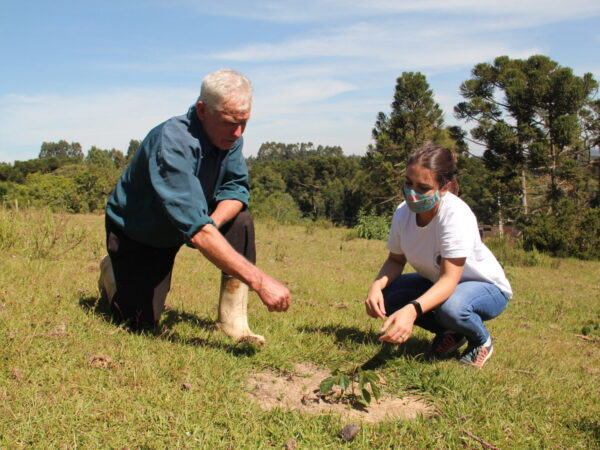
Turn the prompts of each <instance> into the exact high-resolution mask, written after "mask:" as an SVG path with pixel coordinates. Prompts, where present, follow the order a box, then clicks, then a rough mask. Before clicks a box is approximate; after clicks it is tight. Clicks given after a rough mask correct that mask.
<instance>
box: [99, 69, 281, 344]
mask: <svg viewBox="0 0 600 450" xmlns="http://www.w3.org/2000/svg"><path fill="white" fill-rule="evenodd" d="M251 101H252V86H251V84H250V81H249V80H248V79H247V78H246V77H245V76H243V75H241V74H240V73H237V72H235V71H232V70H218V71H216V72H213V73H211V74H209V75H207V76H206V77H205V78H204V80H203V82H202V87H201V92H200V97H199V98H198V101H197V103H196V104H195V105H194V106H192V107H191V108H190V109H189V111H188V113H187V114H185V115H183V116H178V117H173V118H171V119H169V120H167V121H166V122H164V123H162V124H160V125H158V126H157V127H156V128H154V129H153V130H152V131H150V133H149V134H148V136H146V138H145V139H144V141H143V142H142V144H141V146H140V148H139V149H138V150H137V152H136V154H135V156H134V158H133V160H132V161H131V164H130V165H129V167H127V169H126V170H125V171H124V172H123V174H122V175H121V178H120V179H119V181H118V183H117V186H116V188H115V190H114V191H113V193H112V195H111V196H110V198H109V200H108V204H107V206H106V241H107V249H108V256H107V257H105V258H104V260H103V261H102V263H101V265H100V268H101V273H100V280H99V288H100V292H101V294H102V295H103V296H104V297H106V298H107V299H108V300H109V302H110V304H111V307H112V310H113V312H114V313H115V314H116V315H117V316H118V317H119V318H121V319H123V320H125V321H127V322H128V323H129V324H130V326H131V327H133V328H135V329H140V328H147V327H152V326H154V325H155V324H156V323H157V322H158V320H159V318H160V315H161V313H162V311H163V309H164V304H165V298H166V296H167V292H168V291H169V287H170V282H171V272H172V269H173V263H174V260H175V255H176V254H177V251H178V250H179V248H180V247H181V246H182V245H183V244H184V243H185V244H187V245H188V246H190V247H195V248H197V249H198V250H200V252H201V253H202V254H203V255H204V256H205V257H206V258H208V259H209V260H210V261H211V262H212V263H213V264H214V265H216V266H217V267H218V268H219V269H221V271H222V278H221V293H220V299H219V326H220V328H221V329H222V330H223V331H224V332H225V333H226V334H228V335H229V336H231V337H232V338H233V339H235V340H238V341H240V340H243V341H249V342H253V343H257V344H264V342H265V340H264V338H263V337H262V336H260V335H257V334H254V333H253V332H252V331H251V330H250V328H249V326H248V319H247V305H248V286H249V287H250V288H252V289H254V290H255V291H256V293H257V294H258V295H259V297H260V298H261V300H262V302H263V303H264V304H265V306H266V307H267V308H268V310H269V311H286V310H287V309H288V307H289V305H290V293H289V291H288V289H287V288H286V287H285V286H283V285H282V284H281V283H279V282H278V281H277V280H275V279H274V278H272V277H270V276H269V275H267V274H266V273H264V272H263V271H261V270H260V269H258V268H257V267H256V266H255V265H254V263H255V259H256V254H255V247H254V228H253V222H252V216H251V215H250V213H249V212H248V211H247V209H246V208H247V206H248V199H249V192H248V170H247V168H246V163H245V161H244V157H243V155H242V145H243V139H242V133H243V132H244V129H245V128H246V124H247V122H248V119H249V118H250V107H251Z"/></svg>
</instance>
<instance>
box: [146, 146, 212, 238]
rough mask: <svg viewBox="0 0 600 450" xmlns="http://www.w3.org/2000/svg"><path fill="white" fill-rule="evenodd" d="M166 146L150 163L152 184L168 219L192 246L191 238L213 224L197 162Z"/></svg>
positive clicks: (177, 149)
mask: <svg viewBox="0 0 600 450" xmlns="http://www.w3.org/2000/svg"><path fill="white" fill-rule="evenodd" d="M163 144H164V143H161V144H160V147H159V148H158V149H157V151H156V152H155V154H154V156H153V157H152V158H151V159H150V162H149V164H150V181H151V183H152V187H153V188H154V191H155V192H156V195H157V196H158V198H159V200H160V203H161V205H162V207H163V209H164V211H165V212H166V214H167V216H168V217H169V219H170V220H171V222H172V223H173V225H174V226H175V228H176V229H177V230H179V231H180V232H181V233H182V234H183V237H184V240H185V242H186V244H187V245H191V243H190V239H191V238H192V236H194V234H196V232H197V231H198V230H199V229H200V228H202V227H203V226H204V225H206V224H208V223H212V224H213V225H214V222H213V221H212V219H211V218H210V217H209V215H208V205H207V202H206V197H205V195H204V191H203V190H202V186H201V184H200V180H198V178H197V177H196V176H195V175H194V169H195V166H196V162H195V161H194V159H193V156H192V154H191V152H189V151H185V149H181V148H178V147H179V146H170V145H168V144H167V145H163Z"/></svg>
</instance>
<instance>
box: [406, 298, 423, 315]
mask: <svg viewBox="0 0 600 450" xmlns="http://www.w3.org/2000/svg"><path fill="white" fill-rule="evenodd" d="M409 304H411V305H413V306H414V307H415V309H416V310H417V317H421V316H422V315H423V308H421V304H420V303H419V302H418V301H416V300H412V301H410V302H409Z"/></svg>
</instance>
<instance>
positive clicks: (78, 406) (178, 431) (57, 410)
mask: <svg viewBox="0 0 600 450" xmlns="http://www.w3.org/2000/svg"><path fill="white" fill-rule="evenodd" d="M0 239H1V241H0V261H2V270H1V272H0V447H1V448H91V447H104V448H124V447H128V448H167V447H168V448H252V449H254V448H282V447H283V446H284V445H285V442H286V441H288V440H289V439H294V440H295V441H296V442H297V444H298V446H299V448H307V449H312V448H340V447H347V448H390V446H393V447H396V448H423V447H435V448H440V447H442V448H462V447H465V446H466V447H467V448H480V444H478V443H477V442H476V441H475V440H473V439H472V438H470V437H468V436H467V435H466V434H465V431H468V432H470V433H472V434H474V435H476V436H479V437H480V438H482V439H484V440H485V441H487V442H489V443H492V444H493V445H496V446H498V447H501V448H509V447H516V448H539V447H546V448H600V419H599V418H600V390H599V389H598V385H599V381H600V345H599V343H598V341H597V340H593V339H592V340H584V339H582V338H580V337H578V336H576V335H577V334H580V333H581V332H582V328H583V327H584V326H585V325H586V324H589V323H590V322H591V323H592V324H594V323H596V324H597V323H598V320H599V319H600V280H599V277H598V274H599V273H600V263H599V262H584V261H578V260H570V259H569V260H567V259H562V260H556V261H555V263H553V264H543V265H538V266H530V267H515V266H507V267H506V270H507V274H508V276H509V278H510V280H511V283H512V285H513V289H514V292H515V297H514V298H513V300H511V303H510V306H509V308H508V309H507V311H506V312H505V313H504V314H503V315H501V316H500V317H499V318H497V319H496V320H494V321H491V322H490V323H489V328H490V330H491V332H492V334H493V336H494V338H495V352H494V356H493V357H492V359H491V360H490V361H489V362H488V364H487V365H486V366H485V368H484V369H483V370H481V371H479V370H472V369H470V368H464V367H461V366H459V365H458V364H457V362H456V361H455V360H449V361H437V360H432V359H430V358H428V357H427V356H426V350H427V348H428V344H429V340H430V339H431V335H430V334H429V333H427V332H425V331H422V330H418V331H416V333H415V335H414V337H413V338H412V339H411V340H410V341H409V343H408V344H407V345H405V346H404V347H400V348H390V347H385V348H382V347H381V345H380V344H379V343H378V341H377V336H378V334H377V329H378V328H379V326H380V322H379V321H376V320H373V319H369V318H368V317H367V316H366V314H365V313H364V306H363V303H362V300H363V298H364V295H365V293H366V290H367V289H368V286H369V284H370V282H371V280H372V279H373V277H374V275H375V273H376V272H377V270H378V269H379V266H380V264H381V263H382V261H383V259H384V258H385V256H386V250H385V243H384V242H382V241H366V240H363V239H351V240H348V231H347V230H344V229H336V228H316V227H306V226H279V225H275V224H273V223H271V222H259V223H258V224H257V240H258V243H257V244H258V251H259V254H258V260H259V261H258V264H259V266H260V267H262V268H263V269H265V270H266V271H267V272H268V273H270V274H272V275H274V276H276V277H277V278H279V279H281V280H285V281H286V283H287V284H288V285H289V287H290V289H291V291H292V294H293V297H294V299H295V300H296V302H295V304H294V305H293V306H292V307H291V309H290V310H289V311H288V312H287V313H285V314H275V313H268V312H267V311H266V309H265V308H264V307H263V306H262V304H261V303H260V300H259V299H258V297H257V296H256V295H255V294H252V295H251V299H250V321H251V326H252V328H253V330H254V331H255V332H257V333H260V334H263V335H265V337H266V338H267V339H268V345H267V346H266V347H264V348H262V349H258V350H254V349H252V348H251V347H247V346H245V345H235V344H233V343H232V342H231V341H230V340H228V338H227V337H226V336H224V335H223V334H221V333H218V332H214V320H215V318H216V308H217V296H218V284H219V283H218V282H219V272H218V271H217V270H216V269H215V268H214V267H213V266H211V265H210V263H208V262H207V261H206V260H205V259H203V258H202V257H201V255H200V254H199V253H198V252H196V251H194V250H191V249H188V248H183V249H182V250H181V252H180V253H179V255H178V256H177V261H176V267H175V271H174V277H173V283H172V285H173V287H172V290H171V293H170V294H169V297H168V300H167V302H168V304H169V305H170V308H169V310H168V311H167V313H166V314H165V316H164V330H163V333H162V334H157V335H139V334H132V333H129V332H127V331H125V330H123V329H122V328H121V327H119V326H118V325H115V324H113V323H111V322H110V320H108V319H107V318H106V316H105V315H103V314H102V311H101V310H98V308H97V307H96V301H97V290H96V282H97V265H98V262H99V260H100V258H101V256H102V255H103V253H104V249H103V242H104V231H103V217H101V216H93V215H86V216H49V215H48V214H44V213H36V212H34V211H24V212H20V213H13V212H10V211H3V210H0ZM94 356H105V357H108V358H110V360H111V361H112V365H110V367H108V368H100V367H94V366H93V365H90V360H91V358H92V357H94ZM371 359H372V361H373V366H374V367H375V368H376V371H377V372H378V373H379V374H381V375H382V376H383V377H384V378H385V380H386V381H387V385H386V386H385V391H386V392H387V393H388V394H392V395H395V396H402V395H404V394H405V393H407V392H413V393H418V394H420V395H421V396H422V397H423V398H425V399H427V400H428V401H430V402H431V403H433V404H434V405H435V406H436V408H437V409H438V410H439V412H440V414H439V415H438V416H436V417H434V418H429V419H423V418H421V419H417V420H414V421H389V422H384V423H380V424H374V425H363V426H362V429H361V431H360V433H359V434H358V435H357V437H356V439H355V440H354V441H352V442H350V443H343V442H342V441H341V440H340V438H339V437H338V436H337V434H338V432H339V430H340V429H341V428H342V427H343V426H344V425H346V424H347V421H344V420H343V419H341V418H340V417H339V416H336V415H328V416H308V415H301V414H299V413H296V412H289V411H283V410H274V411H270V412H267V411H262V410H261V409H260V408H259V407H258V406H256V405H255V404H254V403H252V402H251V401H250V400H249V399H248V397H247V396H246V394H245V392H246V391H247V389H248V388H247V385H246V382H247V377H248V375H249V374H250V373H251V372H253V371H259V370H263V369H267V368H268V369H274V370H282V369H291V368H292V364H293V363H294V362H298V361H306V362H312V363H314V364H317V365H319V366H322V367H327V368H330V369H333V368H335V367H336V366H339V365H342V366H348V367H350V366H353V365H357V364H363V363H365V362H366V361H369V360H371ZM183 382H187V383H189V384H190V385H191V387H192V389H191V390H185V389H182V383H183Z"/></svg>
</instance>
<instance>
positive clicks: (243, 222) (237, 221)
mask: <svg viewBox="0 0 600 450" xmlns="http://www.w3.org/2000/svg"><path fill="white" fill-rule="evenodd" d="M233 221H234V225H235V226H237V227H243V228H253V227H254V219H253V218H252V214H251V213H250V211H248V210H247V209H245V210H243V211H240V212H239V214H238V215H237V216H235V218H234V219H233Z"/></svg>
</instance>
